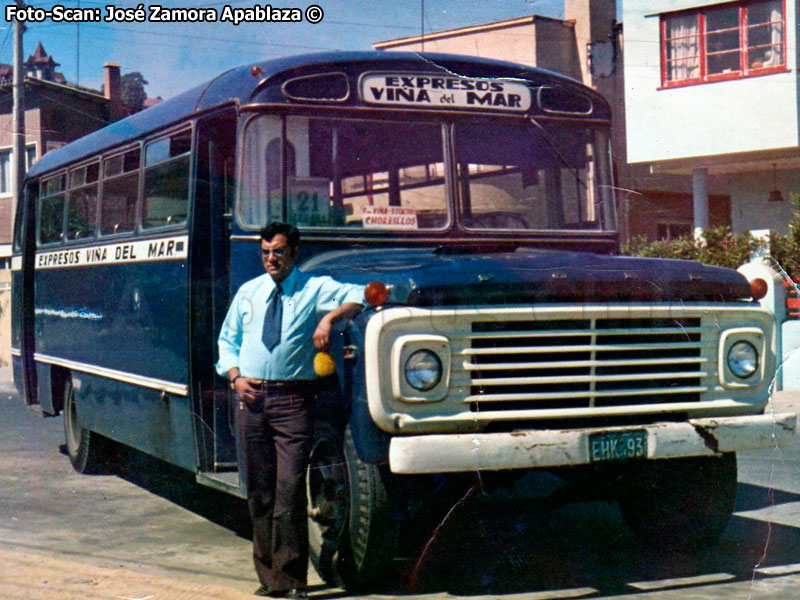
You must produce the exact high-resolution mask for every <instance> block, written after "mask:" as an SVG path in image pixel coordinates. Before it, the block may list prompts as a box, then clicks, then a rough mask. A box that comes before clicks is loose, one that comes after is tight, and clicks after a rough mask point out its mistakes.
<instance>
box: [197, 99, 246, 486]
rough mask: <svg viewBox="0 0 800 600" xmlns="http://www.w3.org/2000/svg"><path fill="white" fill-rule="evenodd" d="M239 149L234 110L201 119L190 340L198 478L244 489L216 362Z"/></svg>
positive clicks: (227, 402)
mask: <svg viewBox="0 0 800 600" xmlns="http://www.w3.org/2000/svg"><path fill="white" fill-rule="evenodd" d="M235 147H236V114H235V111H233V110H229V111H226V112H224V113H221V114H220V113H218V114H215V115H213V116H211V117H207V118H205V119H203V120H201V121H200V122H199V123H198V128H197V164H196V169H197V170H196V189H195V208H194V213H193V214H194V220H193V226H192V242H193V243H192V263H191V264H192V267H191V268H192V291H191V310H192V324H191V330H192V334H191V339H190V344H191V356H192V358H191V360H192V382H193V385H194V390H193V401H194V402H195V411H194V414H195V423H194V426H195V431H196V435H195V439H196V440H197V445H198V448H197V456H198V479H199V480H200V481H201V483H204V484H207V485H212V486H214V487H218V488H221V489H224V490H226V491H234V492H235V491H236V490H238V489H239V488H240V485H239V477H238V472H237V465H238V462H237V458H236V443H235V428H234V426H235V419H234V412H233V407H232V402H231V400H230V397H229V396H230V391H229V389H228V386H227V385H226V382H225V380H224V379H222V378H220V377H217V376H216V375H215V371H214V363H215V360H216V355H217V349H216V341H217V336H218V334H219V330H220V327H221V326H222V322H223V320H224V318H225V314H226V312H227V309H228V302H229V299H230V298H229V289H230V236H231V212H232V206H233V189H234V185H233V181H234V174H235V170H234V162H235Z"/></svg>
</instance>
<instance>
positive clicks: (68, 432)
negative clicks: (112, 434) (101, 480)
mask: <svg viewBox="0 0 800 600" xmlns="http://www.w3.org/2000/svg"><path fill="white" fill-rule="evenodd" d="M63 394H64V396H63V398H64V437H65V439H66V447H67V456H69V462H71V463H72V467H73V468H74V469H75V470H76V471H77V472H78V473H84V474H86V475H92V474H98V473H105V472H107V471H108V463H109V459H108V457H109V450H110V448H109V447H110V440H108V439H107V438H104V437H102V436H100V435H99V434H95V433H92V432H91V431H89V430H88V429H85V428H83V427H81V426H80V424H79V423H78V411H77V408H76V406H75V394H74V392H73V389H72V379H70V378H69V377H67V379H66V381H65V382H64V390H63Z"/></svg>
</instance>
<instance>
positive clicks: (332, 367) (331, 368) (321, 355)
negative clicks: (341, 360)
mask: <svg viewBox="0 0 800 600" xmlns="http://www.w3.org/2000/svg"><path fill="white" fill-rule="evenodd" d="M314 373H316V374H317V377H327V376H328V375H333V374H334V373H336V361H334V360H333V357H332V356H331V355H330V354H329V353H328V352H317V355H316V356H315V357H314Z"/></svg>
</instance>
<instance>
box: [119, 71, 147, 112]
mask: <svg viewBox="0 0 800 600" xmlns="http://www.w3.org/2000/svg"><path fill="white" fill-rule="evenodd" d="M146 85H147V81H146V80H145V78H144V77H142V74H141V73H139V71H134V72H133V73H126V74H125V75H123V76H122V77H120V87H121V91H122V103H123V104H124V105H125V106H127V107H128V108H129V109H130V110H131V111H133V112H139V111H140V110H142V108H143V107H144V101H145V100H146V99H147V92H145V91H144V86H146Z"/></svg>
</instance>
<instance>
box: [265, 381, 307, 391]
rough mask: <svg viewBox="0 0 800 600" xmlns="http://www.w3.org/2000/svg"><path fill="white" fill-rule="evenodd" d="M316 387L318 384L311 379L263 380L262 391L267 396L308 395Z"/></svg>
mask: <svg viewBox="0 0 800 600" xmlns="http://www.w3.org/2000/svg"><path fill="white" fill-rule="evenodd" d="M316 387H317V382H316V381H314V380H311V379H285V380H275V379H262V380H261V391H262V392H264V393H265V394H307V393H309V392H312V391H314V390H315V389H316Z"/></svg>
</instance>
